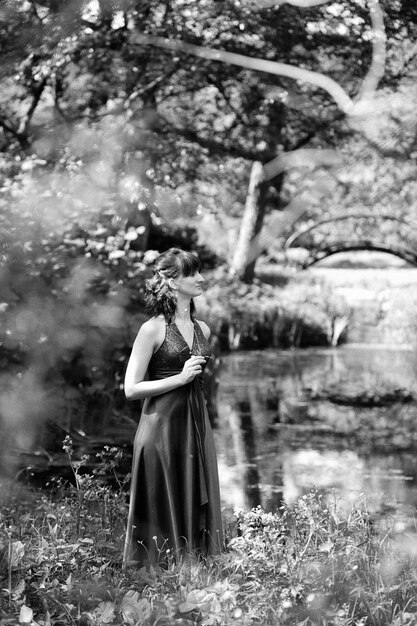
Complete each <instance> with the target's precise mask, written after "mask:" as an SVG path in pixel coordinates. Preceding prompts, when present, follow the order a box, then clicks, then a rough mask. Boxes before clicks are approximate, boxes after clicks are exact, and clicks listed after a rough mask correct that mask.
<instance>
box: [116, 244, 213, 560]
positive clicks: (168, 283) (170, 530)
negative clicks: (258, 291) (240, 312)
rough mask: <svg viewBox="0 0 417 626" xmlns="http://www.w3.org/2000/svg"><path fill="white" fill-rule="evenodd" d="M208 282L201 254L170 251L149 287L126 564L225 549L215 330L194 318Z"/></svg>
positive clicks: (136, 357) (137, 370)
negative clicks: (209, 395) (206, 377)
mask: <svg viewBox="0 0 417 626" xmlns="http://www.w3.org/2000/svg"><path fill="white" fill-rule="evenodd" d="M203 282H204V278H203V277H202V276H201V274H200V262H199V259H198V257H197V255H196V254H194V253H191V252H185V251H183V250H180V249H178V248H171V249H170V250H168V251H167V252H164V253H163V254H161V255H160V256H159V257H158V259H157V260H156V262H155V268H154V277H153V278H152V279H151V280H150V281H149V282H148V285H147V296H146V298H147V305H148V310H149V311H150V312H151V313H152V314H153V316H152V317H151V319H149V320H148V321H147V322H145V323H144V324H143V325H142V327H141V328H140V330H139V333H138V335H137V337H136V340H135V343H134V345H133V349H132V353H131V356H130V359H129V363H128V366H127V370H126V377H125V393H126V397H127V398H128V399H130V400H136V399H143V398H144V399H145V401H144V404H143V409H142V415H141V418H140V421H139V427H138V430H137V433H136V437H135V443H134V451H133V466H132V479H131V494H130V507H129V517H128V525H127V534H126V546H125V553H124V563H125V564H129V563H130V564H131V563H135V564H138V565H142V564H143V563H144V562H146V561H151V562H154V563H155V562H159V563H161V562H162V563H163V561H164V560H165V558H166V554H167V551H168V550H169V553H170V554H171V555H173V557H174V558H176V557H178V556H180V555H182V554H184V553H185V552H190V551H192V552H197V553H199V554H202V555H208V554H216V553H218V552H220V550H221V547H222V541H223V540H222V527H221V514H220V496H219V481H218V473H217V459H216V452H215V448H214V440H213V433H212V431H211V427H210V423H209V420H208V415H207V409H206V405H205V400H204V397H203V391H202V378H203V371H204V368H205V366H206V363H207V360H208V359H209V358H210V346H209V343H208V339H209V335H210V331H209V328H208V326H207V325H206V324H205V323H204V322H201V321H198V320H196V319H195V316H194V302H193V298H194V297H196V296H198V295H200V294H201V293H202V284H203ZM147 373H148V376H146V374H147Z"/></svg>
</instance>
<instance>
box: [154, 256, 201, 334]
mask: <svg viewBox="0 0 417 626" xmlns="http://www.w3.org/2000/svg"><path fill="white" fill-rule="evenodd" d="M200 269H201V263H200V259H199V258H198V256H197V255H196V253H195V252H186V251H185V250H181V249H180V248H170V249H169V250H167V251H166V252H163V253H162V254H161V255H159V257H158V258H157V259H156V261H155V265H154V275H153V277H152V278H151V279H150V280H148V281H147V283H146V292H145V303H146V310H147V312H148V313H149V314H150V315H155V316H157V315H163V316H164V318H165V320H166V321H167V322H168V323H169V322H172V320H173V319H174V316H175V308H176V305H177V294H176V292H175V289H172V287H171V286H170V284H169V279H170V278H178V277H179V276H180V275H182V276H192V274H195V273H196V272H199V271H200ZM194 313H195V306H194V302H193V300H191V305H190V314H191V317H192V319H194Z"/></svg>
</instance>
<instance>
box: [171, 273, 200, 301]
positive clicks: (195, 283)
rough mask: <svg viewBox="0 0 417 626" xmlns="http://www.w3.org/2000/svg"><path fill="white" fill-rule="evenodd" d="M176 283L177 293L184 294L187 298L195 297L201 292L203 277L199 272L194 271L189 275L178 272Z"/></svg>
mask: <svg viewBox="0 0 417 626" xmlns="http://www.w3.org/2000/svg"><path fill="white" fill-rule="evenodd" d="M176 283H177V286H178V294H181V295H182V296H186V297H187V298H195V297H196V296H199V295H200V294H201V293H203V283H204V278H203V277H202V275H201V274H200V272H196V273H195V274H191V275H190V276H184V275H183V274H180V275H179V277H178V278H177V279H176Z"/></svg>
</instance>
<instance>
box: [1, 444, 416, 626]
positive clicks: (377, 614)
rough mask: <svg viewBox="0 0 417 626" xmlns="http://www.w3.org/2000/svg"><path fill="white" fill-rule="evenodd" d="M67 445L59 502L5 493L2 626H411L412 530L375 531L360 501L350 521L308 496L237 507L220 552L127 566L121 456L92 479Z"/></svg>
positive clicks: (105, 457) (104, 460)
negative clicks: (69, 478) (274, 507)
mask: <svg viewBox="0 0 417 626" xmlns="http://www.w3.org/2000/svg"><path fill="white" fill-rule="evenodd" d="M65 445H66V450H67V454H68V455H69V459H70V462H71V465H72V469H73V473H74V484H73V485H58V486H57V488H56V490H55V493H54V495H53V497H52V496H51V495H48V494H47V493H45V492H36V491H30V490H29V491H27V490H25V491H23V490H22V488H21V489H20V491H19V490H18V488H17V485H12V490H10V489H9V490H8V493H3V503H2V508H1V516H0V547H1V558H0V579H1V584H0V587H1V591H0V616H1V623H2V624H4V625H5V626H6V625H7V624H31V625H33V626H36V625H40V626H49V625H51V626H52V625H55V626H60V625H63V624H79V625H81V626H98V625H101V624H127V625H130V626H142V625H143V626H167V625H169V624H176V625H178V626H185V625H192V624H201V625H202V626H204V625H213V626H215V625H218V626H227V625H229V624H239V625H243V626H246V625H252V624H253V625H255V624H260V625H278V624H279V625H283V626H286V625H288V626H289V625H295V624H297V625H305V626H307V625H314V624H318V625H323V626H324V625H327V624H328V625H335V626H354V625H355V626H357V625H361V624H362V625H365V624H366V625H372V626H382V625H391V626H400V625H401V624H402V625H404V626H411V624H415V613H416V612H417V552H416V549H415V547H414V546H415V537H414V536H409V537H408V536H396V535H394V534H393V532H392V531H391V530H390V529H389V528H386V527H385V528H382V527H378V525H377V523H376V521H375V520H373V519H372V518H371V517H370V516H369V514H368V512H367V510H366V504H365V503H363V504H361V505H360V506H357V507H354V508H353V509H352V511H351V512H350V514H349V515H347V516H346V515H342V514H341V513H340V511H339V510H338V506H337V502H330V503H329V502H325V501H324V500H323V499H322V497H321V495H320V494H319V493H317V492H315V491H312V492H310V493H308V494H306V495H305V496H303V497H302V498H301V499H300V500H299V501H298V502H297V503H296V504H295V505H293V506H291V507H288V506H283V507H282V508H281V509H280V510H279V511H276V512H274V513H267V512H265V511H263V510H262V509H261V508H256V509H253V510H251V511H243V510H236V511H235V516H234V518H233V519H231V520H228V521H227V523H226V530H227V533H226V534H227V539H228V545H227V550H226V552H224V553H223V554H221V555H219V556H217V557H212V558H210V559H208V560H206V561H202V560H201V559H200V560H199V559H197V558H194V557H193V556H192V555H190V556H189V558H187V559H184V560H175V559H174V558H172V559H171V561H170V562H169V563H168V567H166V568H162V567H160V566H159V565H158V564H155V565H154V566H152V567H149V568H148V569H146V568H142V569H128V570H123V569H122V567H121V555H122V549H123V540H124V525H125V521H126V516H127V505H126V496H125V489H124V485H123V484H122V483H118V482H117V480H118V479H117V473H116V469H117V462H118V460H119V457H120V454H119V452H118V451H117V450H116V449H113V448H105V449H104V451H103V453H101V454H100V455H99V456H100V458H99V459H98V461H99V463H98V467H97V470H96V471H95V472H94V473H93V474H92V475H86V474H85V473H84V474H83V471H82V470H83V463H84V462H85V457H84V459H81V460H80V461H78V462H76V461H75V460H74V451H73V450H72V444H71V441H70V440H67V441H66V444H65ZM110 477H112V479H113V484H116V488H114V487H113V488H111V487H110V486H109V478H110Z"/></svg>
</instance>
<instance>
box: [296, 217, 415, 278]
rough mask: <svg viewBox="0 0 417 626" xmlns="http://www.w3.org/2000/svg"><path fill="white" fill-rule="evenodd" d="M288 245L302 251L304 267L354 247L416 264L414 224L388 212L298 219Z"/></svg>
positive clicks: (351, 249)
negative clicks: (320, 218)
mask: <svg viewBox="0 0 417 626" xmlns="http://www.w3.org/2000/svg"><path fill="white" fill-rule="evenodd" d="M290 248H302V249H304V250H305V251H306V256H305V257H304V258H303V261H302V267H304V268H306V267H309V266H311V265H314V264H315V263H318V261H321V260H322V259H324V258H326V257H329V256H332V255H334V254H338V253H340V252H348V251H355V250H375V251H378V252H387V253H389V254H393V255H395V256H397V257H400V258H401V259H404V260H405V261H407V262H408V263H410V264H411V265H414V266H417V223H416V222H413V221H412V220H409V219H407V218H404V217H398V216H394V215H391V214H389V213H380V214H370V213H365V212H363V211H362V212H355V213H349V214H346V215H338V216H336V217H332V218H327V219H322V220H317V221H314V220H307V221H305V220H304V221H303V220H302V218H300V219H299V220H297V222H295V223H294V224H293V232H292V233H291V234H290V235H289V236H288V238H287V239H286V241H285V244H284V249H285V250H289V249H290Z"/></svg>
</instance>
